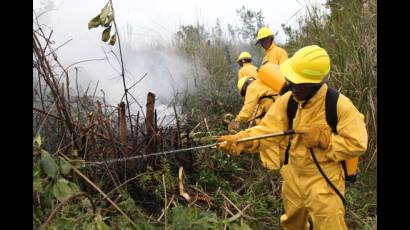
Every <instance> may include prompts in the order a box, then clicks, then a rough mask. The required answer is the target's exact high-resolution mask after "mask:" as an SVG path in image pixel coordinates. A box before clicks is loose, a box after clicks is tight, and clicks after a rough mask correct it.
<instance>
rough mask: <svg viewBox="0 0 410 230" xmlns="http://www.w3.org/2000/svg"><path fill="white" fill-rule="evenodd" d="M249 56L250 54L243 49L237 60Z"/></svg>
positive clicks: (248, 57)
mask: <svg viewBox="0 0 410 230" xmlns="http://www.w3.org/2000/svg"><path fill="white" fill-rule="evenodd" d="M251 58H252V56H251V54H250V53H248V52H246V51H245V52H242V53H241V54H240V55H239V57H238V61H240V60H242V59H251Z"/></svg>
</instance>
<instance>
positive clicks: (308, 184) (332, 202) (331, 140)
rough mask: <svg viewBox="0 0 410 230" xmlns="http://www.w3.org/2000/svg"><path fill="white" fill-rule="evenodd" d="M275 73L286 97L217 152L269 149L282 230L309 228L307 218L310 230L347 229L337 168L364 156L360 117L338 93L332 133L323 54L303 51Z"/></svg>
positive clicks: (311, 48) (308, 49)
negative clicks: (274, 158)
mask: <svg viewBox="0 0 410 230" xmlns="http://www.w3.org/2000/svg"><path fill="white" fill-rule="evenodd" d="M280 68H281V70H282V73H283V74H284V75H285V78H286V80H287V82H288V84H289V87H290V91H291V92H287V93H286V94H284V95H283V96H281V97H280V98H278V100H277V101H276V102H275V104H274V105H273V106H272V107H271V108H270V109H269V111H268V113H267V114H266V116H265V117H264V118H263V119H262V121H261V123H260V124H259V125H258V126H255V127H252V128H250V129H247V130H244V131H242V132H239V133H237V134H235V135H228V136H222V137H220V138H219V140H218V141H220V142H223V141H225V142H224V143H221V144H220V145H219V148H221V149H222V150H224V151H227V152H229V153H232V154H238V153H240V152H241V151H243V150H247V151H257V150H260V149H261V148H262V149H263V148H264V146H267V145H270V146H272V149H273V151H274V153H275V154H278V155H279V158H280V159H281V163H282V162H283V163H284V166H283V167H282V168H281V175H282V177H283V185H282V198H283V204H284V209H285V213H284V214H283V215H282V216H281V218H280V222H281V225H282V227H283V228H284V229H304V228H306V227H307V226H308V225H309V224H308V217H310V218H311V219H312V222H313V227H314V229H315V230H316V229H317V230H321V229H326V230H332V229H337V230H339V229H347V228H346V224H345V221H344V206H343V202H344V198H343V196H344V192H345V177H346V176H345V172H344V170H343V166H342V164H341V162H344V161H347V160H348V159H351V158H355V157H358V156H359V155H361V154H363V153H364V152H365V151H366V149H367V141H368V137H367V131H366V127H365V123H364V116H363V115H362V114H361V113H360V112H359V111H358V110H357V109H356V107H355V106H354V105H353V104H352V102H351V101H350V100H349V99H348V98H347V97H346V96H344V95H342V94H339V93H337V95H338V97H337V100H336V103H335V104H336V115H337V116H336V118H337V119H334V120H335V121H334V122H336V123H337V125H336V126H335V129H334V130H333V131H332V129H331V127H330V125H329V122H328V118H327V112H328V111H327V110H328V109H327V108H328V105H327V103H328V98H331V97H330V96H329V95H332V92H333V93H334V92H337V91H335V90H333V89H331V88H330V87H328V86H327V84H326V82H327V80H328V74H329V70H330V59H329V56H328V54H327V52H326V51H325V50H324V49H323V48H320V47H319V46H316V45H312V46H307V47H304V48H302V49H300V50H299V51H297V52H296V53H295V54H294V55H293V57H292V58H290V59H288V60H287V61H285V62H284V63H282V65H281V66H280ZM329 92H330V93H329ZM333 95H334V94H333ZM292 103H293V104H294V105H295V108H296V109H295V111H294V112H295V114H294V115H291V114H290V112H289V110H291V109H290V108H292V107H293V106H292ZM288 117H294V119H288ZM290 128H294V129H295V131H296V134H295V135H293V136H291V137H290V138H288V137H283V136H282V137H279V138H271V139H264V140H260V141H259V140H256V141H249V142H241V143H238V142H237V140H238V139H241V138H244V137H250V136H256V135H261V134H266V133H271V132H277V131H282V130H287V129H290ZM264 142H265V144H264ZM266 142H267V143H269V144H266Z"/></svg>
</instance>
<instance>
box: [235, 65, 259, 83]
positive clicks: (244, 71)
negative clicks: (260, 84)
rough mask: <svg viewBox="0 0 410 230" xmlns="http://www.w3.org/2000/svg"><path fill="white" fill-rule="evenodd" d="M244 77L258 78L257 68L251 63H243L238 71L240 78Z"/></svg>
mask: <svg viewBox="0 0 410 230" xmlns="http://www.w3.org/2000/svg"><path fill="white" fill-rule="evenodd" d="M242 77H254V78H255V79H257V78H258V72H257V68H256V67H255V66H254V65H252V64H251V63H243V66H242V67H241V68H240V69H239V71H238V80H239V79H241V78H242Z"/></svg>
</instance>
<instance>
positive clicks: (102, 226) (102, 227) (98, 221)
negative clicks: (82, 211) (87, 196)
mask: <svg viewBox="0 0 410 230" xmlns="http://www.w3.org/2000/svg"><path fill="white" fill-rule="evenodd" d="M94 221H95V223H96V224H97V228H98V230H109V228H108V226H107V225H106V224H105V223H104V220H103V219H102V217H101V215H97V216H96V217H95V218H94Z"/></svg>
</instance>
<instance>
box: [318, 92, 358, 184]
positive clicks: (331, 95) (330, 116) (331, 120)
mask: <svg viewBox="0 0 410 230" xmlns="http://www.w3.org/2000/svg"><path fill="white" fill-rule="evenodd" d="M339 95H340V94H339V92H338V91H337V90H335V89H333V88H330V87H328V89H327V93H326V101H325V103H326V104H325V108H326V121H327V123H328V124H329V126H330V127H331V128H332V132H333V133H335V134H337V130H336V126H337V100H338V99H339ZM340 163H341V164H342V168H343V172H344V174H345V180H346V181H347V182H350V183H353V182H355V181H356V178H357V175H351V176H349V175H348V174H347V167H346V161H345V160H343V161H341V162H340Z"/></svg>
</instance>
